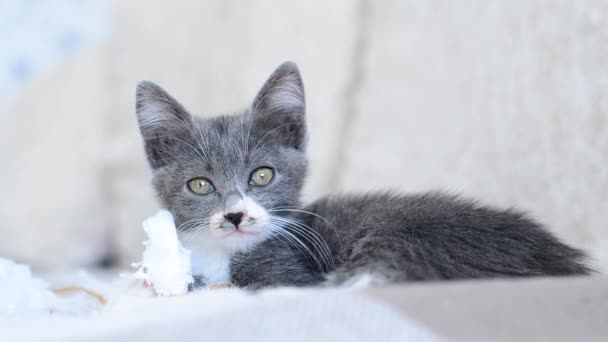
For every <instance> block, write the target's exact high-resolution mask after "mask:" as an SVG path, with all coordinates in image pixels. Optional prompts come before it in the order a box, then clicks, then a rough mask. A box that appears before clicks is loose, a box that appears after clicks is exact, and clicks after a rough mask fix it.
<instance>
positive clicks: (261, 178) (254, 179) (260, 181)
mask: <svg viewBox="0 0 608 342" xmlns="http://www.w3.org/2000/svg"><path fill="white" fill-rule="evenodd" d="M272 177H274V171H272V169H271V168H269V167H261V168H259V169H256V170H255V171H253V173H252V174H251V178H250V179H249V184H251V185H256V186H264V185H267V184H268V183H270V181H271V180H272Z"/></svg>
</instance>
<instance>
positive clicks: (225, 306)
mask: <svg viewBox="0 0 608 342" xmlns="http://www.w3.org/2000/svg"><path fill="white" fill-rule="evenodd" d="M3 324H6V325H8V326H7V327H2V325H3ZM193 339H195V340H197V341H198V340H200V341H222V342H228V341H238V342H242V341H349V342H352V341H374V340H378V341H409V340H411V341H433V340H437V339H438V338H437V337H436V336H434V335H433V334H431V333H430V332H428V331H427V330H426V329H425V328H424V327H422V326H421V325H419V324H417V323H415V322H413V321H410V320H408V319H406V318H405V317H402V316H400V315H399V314H398V313H396V312H395V311H393V310H391V309H389V308H387V307H386V306H384V305H382V304H380V303H377V302H374V301H373V300H371V299H369V298H366V297H363V296H361V295H357V294H355V293H354V292H352V291H348V290H318V289H317V290H301V289H298V290H295V289H276V290H269V291H265V292H261V293H259V294H247V293H244V292H242V291H240V290H233V289H230V290H225V289H224V290H203V291H200V292H198V293H194V294H189V295H186V296H181V297H164V298H161V297H148V296H146V295H144V294H142V293H140V292H138V293H136V294H132V295H130V296H127V297H122V298H115V299H114V300H113V301H111V302H110V303H109V304H108V307H107V309H106V311H104V312H103V313H100V314H98V315H93V316H89V317H67V316H63V317H61V316H55V317H49V318H45V319H36V320H13V321H4V322H2V323H0V341H15V342H18V341H62V342H63V341H110V340H111V341H133V340H137V341H147V342H151V341H191V340H193Z"/></svg>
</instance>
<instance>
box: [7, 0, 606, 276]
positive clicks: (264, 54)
mask: <svg viewBox="0 0 608 342" xmlns="http://www.w3.org/2000/svg"><path fill="white" fill-rule="evenodd" d="M607 16H608V3H605V2H602V1H585V2H582V1H581V2H577V1H526V2H524V1H512V2H505V1H460V2H458V3H456V2H448V1H427V0H410V1H398V0H395V1H382V2H376V1H363V0H360V1H356V2H355V1H333V2H321V1H307V2H301V1H300V2H295V1H294V2H284V1H270V0H269V1H219V0H218V1H204V2H203V1H185V0H182V1H175V2H172V3H171V4H170V5H169V4H168V3H167V2H163V1H148V2H145V5H143V3H141V2H138V1H135V0H128V1H114V2H113V3H112V6H111V18H112V24H111V29H112V33H111V34H110V35H109V36H108V39H107V40H106V41H103V42H102V43H100V44H99V45H98V46H96V47H94V48H89V49H84V50H82V51H81V52H80V53H79V54H78V55H77V56H74V57H73V58H71V59H69V60H66V61H64V62H63V63H62V64H61V65H59V66H58V67H57V68H55V69H53V70H50V71H49V72H48V73H47V74H45V75H44V77H40V78H38V79H34V80H32V81H30V83H29V84H28V85H27V86H26V87H25V88H24V89H21V90H20V93H19V94H18V95H17V96H16V97H14V98H13V99H12V100H11V102H10V103H9V104H5V105H3V106H2V107H0V139H3V143H2V145H1V146H0V153H2V155H3V156H8V160H9V162H8V163H7V164H5V165H4V166H3V168H2V170H1V171H0V173H1V174H2V176H3V177H2V178H0V179H1V181H0V182H2V183H0V184H1V185H2V186H3V188H4V189H10V191H9V192H4V195H3V196H2V197H1V199H2V205H1V206H0V218H2V221H3V223H2V224H1V225H0V234H2V236H8V237H9V239H3V241H0V255H3V256H4V255H6V256H13V257H15V258H17V259H21V260H24V261H27V262H30V263H34V264H36V265H38V266H58V265H65V264H66V263H70V264H79V263H82V262H89V261H91V260H95V259H96V258H99V256H100V255H103V254H104V253H106V252H110V251H112V252H114V253H116V254H118V255H119V256H121V257H122V260H123V261H124V262H129V261H132V260H134V259H137V258H138V254H139V252H140V245H139V241H141V239H142V236H141V232H140V228H139V222H140V221H141V220H142V219H143V218H144V217H146V216H148V215H149V214H151V213H153V212H154V210H156V204H155V202H154V199H153V196H154V195H153V193H152V191H151V189H150V187H149V185H148V183H149V172H148V170H147V165H146V163H145V160H144V158H143V151H142V146H141V141H140V138H139V132H138V130H137V127H136V121H135V116H134V113H133V93H134V87H135V83H136V81H137V80H141V79H150V80H154V81H156V82H158V83H160V84H162V85H163V86H165V88H166V89H167V90H169V91H170V92H171V93H172V94H173V95H175V96H176V97H177V98H178V99H180V100H181V101H182V102H183V103H184V104H185V105H186V106H187V107H188V108H190V109H191V110H192V111H194V112H196V113H200V114H201V115H203V116H206V115H213V114H214V113H218V112H231V111H236V110H238V109H240V108H243V107H244V106H246V105H247V104H248V103H249V101H251V99H252V98H253V96H254V95H255V92H256V90H257V88H258V87H259V86H260V85H261V83H262V82H263V81H264V79H265V77H267V75H268V74H269V73H270V72H271V71H272V69H273V68H274V67H275V66H276V65H278V64H279V63H280V62H282V61H283V60H286V59H292V60H295V61H296V62H298V63H299V65H300V67H301V70H302V72H303V76H304V81H305V83H306V88H307V89H306V90H307V97H308V115H309V121H310V129H311V147H310V153H311V159H312V165H313V168H312V172H311V175H310V182H309V184H308V186H307V189H306V196H307V197H308V198H314V197H316V196H318V195H320V194H323V193H327V192H331V191H351V190H361V191H365V190H375V189H393V188H399V189H402V190H406V191H420V190H425V189H429V188H434V189H436V188H441V189H449V190H453V191H459V192H460V191H461V192H464V193H466V194H470V195H474V196H476V197H480V198H482V199H484V200H485V201H487V202H489V203H494V204H497V205H506V206H516V207H519V208H523V209H526V210H528V211H530V212H531V213H532V214H533V215H535V216H536V217H538V218H540V219H542V220H543V221H544V222H546V223H547V224H548V225H549V226H550V227H551V229H552V230H554V231H555V232H556V233H558V234H559V235H560V236H562V237H563V238H565V239H567V240H568V241H570V242H572V243H574V244H576V245H579V246H582V247H585V248H588V249H590V250H592V251H593V253H594V255H595V256H596V257H598V258H600V260H601V263H602V265H608V252H606V251H608V227H607V225H606V223H605V222H607V221H608V171H607V168H606V166H608V112H607V109H608V95H606V94H605V93H606V92H605V90H606V89H608V88H607V86H608V72H607V71H606V70H607V69H606V64H607V63H608V62H606V60H605V58H604V56H606V55H608V45H606V41H607V39H608V21H607V20H608V17H607ZM32 99H35V101H32ZM33 122H35V123H36V124H32V123H33ZM36 127H38V128H36ZM4 140H5V141H4ZM15 146H18V147H17V148H16V147H15ZM51 156H52V158H51ZM40 176H44V177H43V178H42V179H41V178H40ZM41 183H42V184H44V185H43V186H41V185H40V184H41ZM41 187H42V189H43V190H45V191H44V192H42V191H41ZM12 194H16V195H12ZM7 240H10V242H9V241H7ZM32 244H33V245H34V246H35V248H31V247H28V246H30V245H32Z"/></svg>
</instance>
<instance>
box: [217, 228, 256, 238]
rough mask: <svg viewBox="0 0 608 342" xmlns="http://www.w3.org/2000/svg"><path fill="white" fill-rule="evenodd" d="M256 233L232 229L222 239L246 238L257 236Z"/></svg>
mask: <svg viewBox="0 0 608 342" xmlns="http://www.w3.org/2000/svg"><path fill="white" fill-rule="evenodd" d="M257 234H258V232H254V231H247V230H243V228H233V229H232V230H231V231H229V232H227V233H226V234H225V235H224V237H226V238H227V237H229V236H247V235H257Z"/></svg>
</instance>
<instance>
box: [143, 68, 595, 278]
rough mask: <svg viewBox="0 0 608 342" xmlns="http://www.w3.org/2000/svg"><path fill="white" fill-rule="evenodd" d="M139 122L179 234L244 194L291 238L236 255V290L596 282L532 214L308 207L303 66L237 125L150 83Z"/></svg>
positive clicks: (344, 200)
mask: <svg viewBox="0 0 608 342" xmlns="http://www.w3.org/2000/svg"><path fill="white" fill-rule="evenodd" d="M137 113H138V118H139V122H140V129H141V132H142V135H143V137H144V140H145V147H146V154H147V157H148V160H149V162H150V165H151V167H152V169H153V173H154V186H155V188H156V190H157V193H158V195H159V198H160V200H161V202H162V204H163V205H164V206H165V207H166V208H168V209H169V210H170V211H171V212H172V213H173V215H174V217H175V219H176V223H177V224H178V226H179V229H181V230H190V231H192V225H191V224H190V225H189V222H198V223H199V226H204V225H205V220H206V219H207V218H208V217H209V215H210V214H211V212H213V211H214V210H218V209H220V210H221V209H222V208H225V207H226V206H227V204H226V201H228V200H229V198H231V197H230V196H234V195H235V194H237V193H238V192H239V191H240V190H242V191H243V192H244V193H246V195H247V196H250V197H251V198H253V199H254V200H255V201H256V202H257V203H259V204H260V205H261V206H263V207H264V208H266V209H267V210H268V211H269V212H270V213H271V214H272V215H273V216H274V217H275V222H280V228H281V230H282V231H284V232H287V233H282V234H279V235H277V234H272V235H270V236H269V237H268V238H266V239H264V240H263V241H261V242H260V243H257V244H255V245H254V246H251V248H247V249H243V250H235V251H234V253H233V255H232V262H231V280H232V282H233V283H235V284H237V285H238V286H242V287H249V288H260V287H266V286H277V285H314V284H320V283H325V284H327V285H334V284H341V283H344V282H347V281H349V280H350V279H352V278H353V277H356V276H357V275H363V274H370V275H372V276H373V279H375V280H376V281H379V282H403V281H421V280H441V279H462V278H487V277H520V276H537V275H576V274H588V273H590V272H591V270H590V268H588V267H587V266H586V265H585V254H584V253H583V252H582V251H580V250H577V249H575V248H572V247H569V246H567V245H566V244H564V243H562V242H560V241H559V240H558V239H557V238H556V237H554V236H553V235H552V234H551V233H549V232H548V231H547V230H545V229H544V228H543V227H542V226H541V225H540V224H538V223H536V222H535V221H533V220H532V219H530V218H528V217H527V216H526V215H525V214H523V213H521V212H519V211H516V210H500V209H495V208H490V207H487V206H483V205H480V204H478V203H477V202H475V201H472V200H468V199H463V198H461V197H458V196H454V195H446V194H441V193H438V192H432V193H427V194H414V195H397V194H390V193H378V194H367V195H342V196H331V197H328V198H323V199H320V200H318V201H316V202H314V203H312V204H310V205H308V206H305V207H302V206H301V205H300V200H299V198H300V191H301V188H302V185H303V182H304V178H305V174H306V169H307V159H306V155H305V147H306V136H307V135H306V133H307V132H306V123H305V101H304V88H303V84H302V80H301V77H300V74H299V71H298V69H297V67H296V66H295V64H293V63H290V62H287V63H284V64H283V65H281V66H280V67H279V68H277V70H276V71H275V72H274V73H273V74H272V75H271V76H270V78H269V79H268V81H267V82H266V84H265V85H264V86H263V87H262V89H261V91H260V92H259V94H258V96H257V97H256V99H255V100H254V101H253V104H252V106H251V107H250V108H249V109H248V110H246V111H244V112H243V113H241V114H239V115H232V116H219V117H215V118H211V119H204V120H203V119H196V118H193V117H192V116H190V114H188V112H187V111H186V110H185V109H184V108H183V107H182V106H181V105H180V104H179V103H178V102H177V101H175V99H173V98H172V97H171V96H170V95H168V94H167V93H166V92H165V91H164V90H162V89H161V88H160V87H158V86H156V85H154V84H153V83H150V82H142V83H140V84H139V86H138V89H137ZM260 166H271V167H273V168H274V169H276V170H277V173H278V178H277V179H275V180H273V182H272V183H271V184H269V186H266V187H262V188H258V187H252V186H250V185H248V183H247V180H248V177H249V175H250V173H251V172H252V171H253V170H254V169H256V168H257V167H260ZM201 176H204V177H207V178H209V179H211V180H213V183H214V185H215V186H216V188H217V190H218V191H216V193H213V194H210V195H206V196H196V195H194V194H192V193H190V192H188V191H187V189H186V187H185V184H186V182H187V181H188V180H189V179H192V178H195V177H201ZM194 231H195V232H196V229H195V230H194ZM285 234H290V236H292V237H293V238H296V239H298V240H299V241H295V240H294V239H292V238H289V237H288V236H287V235H285Z"/></svg>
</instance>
